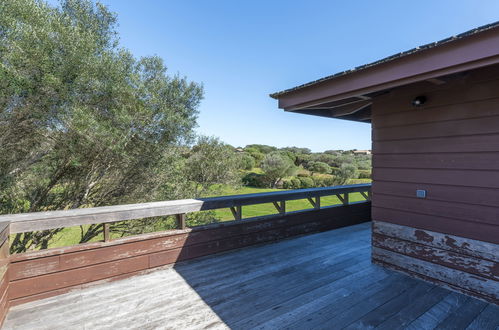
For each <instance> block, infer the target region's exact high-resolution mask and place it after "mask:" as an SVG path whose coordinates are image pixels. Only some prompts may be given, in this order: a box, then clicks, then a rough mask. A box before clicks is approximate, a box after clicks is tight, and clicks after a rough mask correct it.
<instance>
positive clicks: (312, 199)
mask: <svg viewBox="0 0 499 330" xmlns="http://www.w3.org/2000/svg"><path fill="white" fill-rule="evenodd" d="M307 199H308V201H309V202H310V204H312V206H313V207H314V209H316V210H320V208H321V197H320V196H317V197H307Z"/></svg>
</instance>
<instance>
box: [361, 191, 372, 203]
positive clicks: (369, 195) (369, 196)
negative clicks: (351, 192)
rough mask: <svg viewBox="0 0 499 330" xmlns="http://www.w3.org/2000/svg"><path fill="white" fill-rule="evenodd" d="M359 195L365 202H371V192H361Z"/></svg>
mask: <svg viewBox="0 0 499 330" xmlns="http://www.w3.org/2000/svg"><path fill="white" fill-rule="evenodd" d="M360 194H361V195H362V197H364V198H365V199H366V201H370V200H371V191H361V192H360Z"/></svg>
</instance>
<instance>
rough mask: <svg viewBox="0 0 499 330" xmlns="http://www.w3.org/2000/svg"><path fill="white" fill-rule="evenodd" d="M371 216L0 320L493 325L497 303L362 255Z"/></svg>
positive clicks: (76, 325) (59, 325)
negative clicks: (331, 228) (413, 276)
mask: <svg viewBox="0 0 499 330" xmlns="http://www.w3.org/2000/svg"><path fill="white" fill-rule="evenodd" d="M370 235H371V230H370V223H364V224H360V225H356V226H351V227H346V228H342V229H337V230H332V231H328V232H323V233H319V234H313V235H307V236H301V237H297V238H293V239H288V240H284V241H281V242H278V243H273V244H265V245H259V246H254V247H249V248H244V249H241V250H236V251H232V252H226V253H223V254H218V255H213V256H209V257H204V258H199V259H196V260H191V261H187V262H182V263H179V264H177V265H175V266H174V267H171V268H166V269H161V270H157V271H154V272H151V273H149V274H144V275H139V276H135V277H132V278H129V279H125V280H121V281H116V282H110V283H104V284H100V285H96V286H93V287H89V288H87V289H83V290H78V291H73V292H69V293H66V294H63V295H60V296H56V297H52V298H47V299H43V300H40V301H35V302H31V303H27V304H24V305H20V306H15V307H13V308H11V310H10V311H9V314H8V316H7V319H6V321H5V324H4V327H3V328H4V329H208V328H210V329H227V328H231V329H342V328H348V329H368V328H378V329H405V328H407V329H435V328H448V329H470V330H471V329H499V306H496V305H492V304H487V303H485V302H482V301H479V300H476V299H474V298H470V297H467V296H464V295H462V294H459V293H456V292H451V291H448V290H446V289H443V288H441V287H437V286H435V285H433V284H429V283H426V282H422V281H420V280H416V279H413V278H410V277H407V276H405V275H403V274H400V273H397V272H394V271H391V270H387V269H384V268H382V267H379V266H376V265H373V264H371V262H370Z"/></svg>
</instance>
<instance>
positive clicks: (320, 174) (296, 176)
mask: <svg viewBox="0 0 499 330" xmlns="http://www.w3.org/2000/svg"><path fill="white" fill-rule="evenodd" d="M235 150H236V152H238V153H240V154H241V155H240V158H241V166H242V168H243V169H244V170H246V171H249V172H248V173H246V175H245V176H244V177H243V183H244V184H245V185H248V186H254V187H273V188H285V189H299V188H311V187H324V186H331V185H341V184H345V183H347V182H348V181H349V180H352V179H370V178H371V155H370V151H369V150H363V151H358V150H326V151H324V152H315V153H313V152H312V151H311V150H310V149H308V148H298V147H286V148H276V147H272V146H268V145H261V144H251V145H247V146H246V147H244V148H236V149H235ZM255 169H256V170H255Z"/></svg>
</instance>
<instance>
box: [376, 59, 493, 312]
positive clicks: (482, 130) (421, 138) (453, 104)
mask: <svg viewBox="0 0 499 330" xmlns="http://www.w3.org/2000/svg"><path fill="white" fill-rule="evenodd" d="M418 95H425V96H426V97H427V102H426V104H425V105H424V106H422V107H420V108H414V107H413V106H412V105H411V101H412V100H413V99H414V97H416V96H418ZM372 128H373V132H372V137H373V179H374V182H373V187H372V192H373V196H372V206H373V210H372V216H373V221H375V222H376V223H379V224H380V225H379V226H378V227H376V226H375V230H374V231H373V246H374V247H373V260H374V261H375V262H378V263H381V264H384V265H386V266H389V267H392V268H396V269H398V270H403V271H405V272H408V273H410V274H412V275H414V276H417V277H421V278H423V279H426V280H432V281H437V282H439V283H441V284H443V285H445V286H447V287H450V288H452V289H457V290H460V291H463V292H466V293H469V294H472V295H476V296H479V297H481V298H483V299H487V300H489V301H494V302H496V303H497V299H498V298H499V293H498V292H497V291H499V282H498V276H499V274H498V273H497V272H498V269H499V265H498V260H490V258H489V259H487V257H486V256H485V255H484V254H480V253H478V254H474V255H470V253H468V252H466V251H465V252H464V253H463V251H457V250H456V249H455V247H453V246H451V245H446V246H434V245H433V244H432V242H433V239H434V237H435V235H437V236H438V235H444V236H443V237H447V238H448V239H449V242H451V241H452V240H456V239H460V238H463V239H471V240H473V241H471V240H470V242H474V243H473V244H479V243H480V242H483V243H484V244H485V243H486V244H488V245H487V246H488V248H489V249H490V250H491V251H489V252H491V253H495V255H496V256H497V255H499V245H498V244H499V67H492V68H487V69H482V70H479V71H475V72H470V73H467V74H463V75H462V76H461V77H457V78H456V79H454V80H452V81H450V82H448V83H445V84H442V85H434V84H431V83H429V82H422V83H418V84H413V85H410V86H405V87H402V88H399V89H397V90H393V91H391V92H390V93H388V94H385V95H383V96H380V97H378V98H376V99H375V101H374V102H373V107H372ZM418 189H421V190H426V192H427V197H426V198H417V197H416V190H418ZM382 224H387V225H388V224H396V225H402V227H400V228H405V229H404V230H406V231H408V230H411V228H412V229H414V230H420V231H421V230H422V231H423V232H424V231H428V233H430V234H428V235H427V236H425V238H426V239H429V240H427V241H425V240H424V239H423V240H418V239H416V238H415V239H414V240H412V239H409V238H408V237H403V235H405V234H404V233H403V230H402V229H400V230H399V231H395V232H391V233H390V234H387V233H386V232H383V230H382V228H383V226H382ZM380 228H381V229H380ZM432 236H433V237H432Z"/></svg>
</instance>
